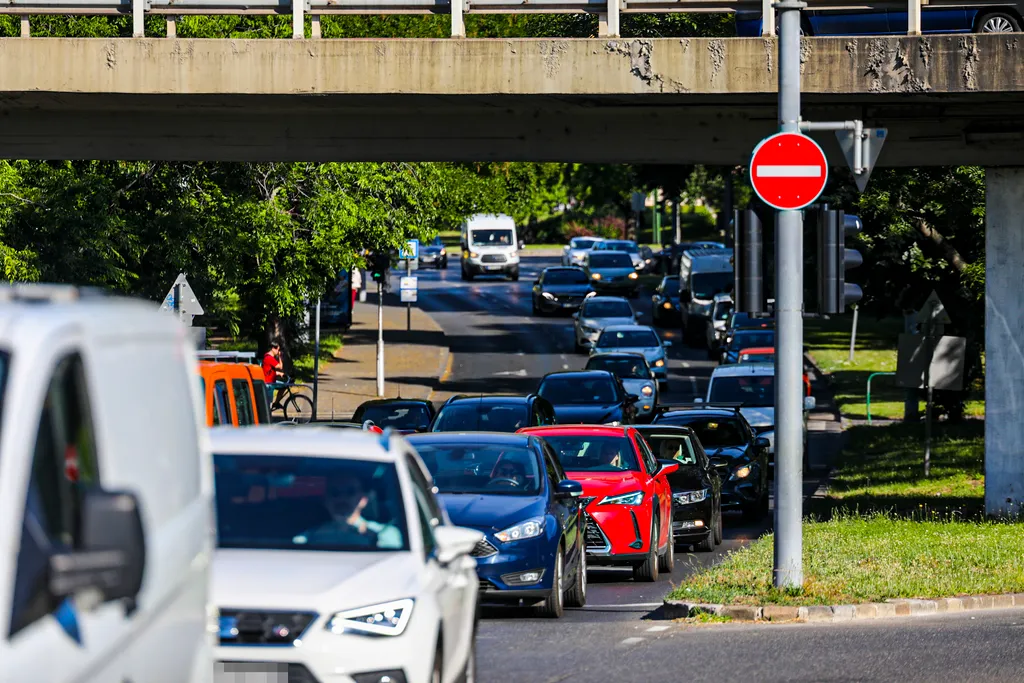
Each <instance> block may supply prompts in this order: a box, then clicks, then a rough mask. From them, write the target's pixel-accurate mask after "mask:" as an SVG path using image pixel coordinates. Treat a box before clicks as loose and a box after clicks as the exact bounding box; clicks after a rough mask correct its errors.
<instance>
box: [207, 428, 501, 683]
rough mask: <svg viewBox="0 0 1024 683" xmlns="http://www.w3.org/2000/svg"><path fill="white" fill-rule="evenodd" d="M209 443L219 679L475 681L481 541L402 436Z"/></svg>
mask: <svg viewBox="0 0 1024 683" xmlns="http://www.w3.org/2000/svg"><path fill="white" fill-rule="evenodd" d="M212 441H213V453H214V456H213V460H214V467H215V483H216V497H217V533H218V539H217V543H218V549H217V552H216V556H215V557H214V578H213V597H214V600H215V601H216V604H217V606H218V608H219V610H220V644H219V646H218V647H217V649H216V653H215V656H216V660H217V661H216V666H215V669H214V675H215V683H220V682H221V681H223V682H224V683H228V682H229V681H230V682H231V683H235V682H236V681H240V680H245V681H249V680H262V681H279V680H288V681H321V682H322V683H327V682H328V681H338V682H339V683H341V681H346V682H351V681H355V682H356V683H364V682H365V683H382V682H383V683H386V682H387V681H391V682H392V683H428V681H429V682H430V683H434V682H436V681H442V682H444V683H453V682H454V681H457V680H474V679H475V667H476V657H475V634H476V615H477V601H478V583H479V582H478V580H477V574H476V560H474V559H473V558H472V557H471V556H470V553H471V552H472V551H473V549H474V547H475V546H476V544H477V543H479V542H480V541H481V540H483V538H484V537H483V534H481V533H480V532H478V531H474V530H471V529H464V528H461V527H455V526H452V525H451V523H450V522H449V520H448V517H447V515H446V514H445V512H444V510H443V508H442V507H441V506H440V505H439V503H438V502H437V500H436V498H435V496H434V493H433V486H432V485H431V484H430V481H431V480H430V475H429V472H428V470H427V469H426V467H425V466H424V465H423V462H422V460H420V457H419V456H418V455H417V454H416V451H415V450H414V449H413V448H412V447H411V446H410V445H409V443H408V442H407V441H406V440H405V439H403V438H402V437H401V436H397V435H394V436H393V435H391V433H390V432H389V431H386V432H385V433H384V434H381V435H375V434H373V433H370V432H359V431H356V430H352V431H347V430H346V431H344V432H341V431H339V430H337V429H326V428H319V427H310V428H308V429H302V430H294V429H275V428H274V427H270V426H267V427H247V428H245V429H231V428H227V427H221V428H217V429H215V430H213V433H212ZM243 674H253V675H262V676H264V677H263V678H259V679H256V678H249V677H245V676H244V675H243Z"/></svg>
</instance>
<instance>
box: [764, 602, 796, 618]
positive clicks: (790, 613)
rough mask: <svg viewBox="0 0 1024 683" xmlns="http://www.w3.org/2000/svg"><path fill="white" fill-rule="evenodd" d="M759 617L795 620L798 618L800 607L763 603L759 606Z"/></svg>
mask: <svg viewBox="0 0 1024 683" xmlns="http://www.w3.org/2000/svg"><path fill="white" fill-rule="evenodd" d="M761 618H762V619H766V620H768V621H796V620H797V619H799V618H800V608H799V607H792V606H789V605H765V606H764V607H762V608H761Z"/></svg>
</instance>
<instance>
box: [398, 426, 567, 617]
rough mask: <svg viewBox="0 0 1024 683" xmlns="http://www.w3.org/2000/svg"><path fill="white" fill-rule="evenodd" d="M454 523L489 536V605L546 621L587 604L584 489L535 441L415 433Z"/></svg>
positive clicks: (485, 556)
mask: <svg viewBox="0 0 1024 683" xmlns="http://www.w3.org/2000/svg"><path fill="white" fill-rule="evenodd" d="M408 438H409V442H410V443H411V444H412V445H413V446H414V447H415V448H416V450H417V451H418V452H419V454H420V457H422V458H423V461H424V462H425V463H426V464H427V467H428V468H429V469H430V472H431V474H432V475H433V477H434V485H435V486H436V487H437V489H438V491H439V493H440V496H439V497H440V499H441V502H442V503H443V504H444V506H445V508H446V509H447V511H448V516H449V517H450V518H451V520H452V523H453V524H457V525H459V526H465V527H470V528H472V529H476V530H478V531H482V532H483V533H484V534H485V538H484V540H483V541H481V542H480V543H479V544H478V545H477V547H476V549H475V550H474V551H473V557H475V558H476V561H477V575H478V576H479V578H480V601H481V602H482V603H505V602H511V603H515V604H518V603H519V602H520V600H522V601H524V603H525V604H529V605H536V609H537V611H538V612H539V613H540V614H541V615H542V616H547V617H560V616H562V613H563V612H564V609H565V607H566V606H567V605H568V606H569V607H582V606H583V605H584V604H586V601H587V555H586V551H585V540H584V536H585V529H584V526H585V522H584V521H583V507H582V506H581V505H580V502H579V501H580V496H581V495H582V494H583V486H582V485H581V484H580V483H579V482H576V481H572V480H570V479H568V478H567V477H566V476H565V471H564V470H563V469H562V466H561V464H560V463H559V461H558V456H557V455H556V454H555V452H554V451H553V450H551V447H550V446H549V445H548V444H547V443H545V442H544V441H543V440H542V439H540V438H538V437H536V436H529V435H524V434H504V433H502V434H498V433H491V432H472V433H452V432H440V433H432V434H416V435H412V436H410V437H408Z"/></svg>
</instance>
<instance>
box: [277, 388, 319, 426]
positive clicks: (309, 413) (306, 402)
mask: <svg viewBox="0 0 1024 683" xmlns="http://www.w3.org/2000/svg"><path fill="white" fill-rule="evenodd" d="M284 419H286V420H295V421H296V422H298V423H299V424H306V423H307V422H309V421H310V420H312V419H313V399H311V398H310V397H309V396H305V395H304V394H292V395H291V396H289V397H288V400H286V401H285V402H284Z"/></svg>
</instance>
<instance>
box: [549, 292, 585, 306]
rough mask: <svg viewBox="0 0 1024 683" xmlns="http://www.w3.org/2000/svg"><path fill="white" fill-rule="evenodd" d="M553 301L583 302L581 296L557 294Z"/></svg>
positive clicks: (565, 302)
mask: <svg viewBox="0 0 1024 683" xmlns="http://www.w3.org/2000/svg"><path fill="white" fill-rule="evenodd" d="M555 301H557V302H559V303H562V304H581V303H583V297H582V296H558V295H557V294H556V295H555Z"/></svg>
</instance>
